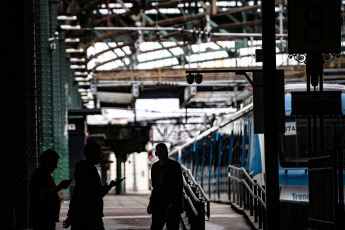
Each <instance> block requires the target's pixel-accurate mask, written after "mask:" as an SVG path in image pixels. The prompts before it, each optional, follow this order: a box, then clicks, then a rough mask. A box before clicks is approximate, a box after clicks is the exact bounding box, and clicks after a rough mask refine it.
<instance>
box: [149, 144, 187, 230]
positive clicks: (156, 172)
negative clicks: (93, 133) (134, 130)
mask: <svg viewBox="0 0 345 230" xmlns="http://www.w3.org/2000/svg"><path fill="white" fill-rule="evenodd" d="M156 155H157V156H158V158H159V161H157V162H155V163H154V164H153V165H152V169H151V179H152V187H153V189H152V193H151V196H150V203H149V205H148V207H147V213H148V214H152V224H151V230H161V229H163V227H164V225H165V224H166V228H167V229H168V230H178V229H179V223H180V219H181V213H182V212H183V210H182V193H183V182H182V170H181V165H180V164H179V163H178V162H176V161H174V160H171V159H169V158H168V148H167V146H166V145H165V144H164V143H159V144H158V145H157V146H156Z"/></svg>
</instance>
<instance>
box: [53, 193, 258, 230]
mask: <svg viewBox="0 0 345 230" xmlns="http://www.w3.org/2000/svg"><path fill="white" fill-rule="evenodd" d="M148 202H149V194H140V195H139V194H138V195H136V194H124V195H107V196H105V197H104V217H103V222H104V226H105V229H106V230H118V229H126V230H139V229H150V225H151V216H150V215H148V214H147V213H146V207H147V205H148ZM68 205H69V202H68V201H65V202H63V203H62V205H61V211H60V222H59V223H57V227H56V230H64V229H65V228H62V221H63V220H64V219H65V218H66V215H67V211H68ZM210 210H211V217H210V220H209V221H206V222H205V226H206V230H227V229H231V230H251V227H250V225H249V224H248V223H247V221H246V220H245V218H244V217H243V216H242V215H240V214H238V213H236V212H235V211H234V210H232V209H231V208H230V206H229V205H226V204H219V203H211V205H210ZM182 215H184V214H182ZM69 229H70V228H69ZM164 229H165V228H164ZM180 229H182V226H181V227H180Z"/></svg>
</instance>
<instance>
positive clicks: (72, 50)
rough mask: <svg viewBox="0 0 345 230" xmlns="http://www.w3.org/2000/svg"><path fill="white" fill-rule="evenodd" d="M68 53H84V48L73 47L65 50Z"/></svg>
mask: <svg viewBox="0 0 345 230" xmlns="http://www.w3.org/2000/svg"><path fill="white" fill-rule="evenodd" d="M65 51H66V53H84V49H82V48H80V49H73V48H68V49H66V50H65Z"/></svg>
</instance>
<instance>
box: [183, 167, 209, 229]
mask: <svg viewBox="0 0 345 230" xmlns="http://www.w3.org/2000/svg"><path fill="white" fill-rule="evenodd" d="M181 170H182V172H183V175H182V180H183V187H184V188H183V196H184V199H185V202H184V204H185V205H186V206H185V211H186V215H187V217H188V222H189V223H191V227H192V229H200V230H204V229H205V215H206V216H207V218H208V219H209V218H210V201H209V200H208V199H207V197H206V194H205V192H204V191H203V189H202V187H201V186H200V185H199V184H198V183H197V182H196V180H195V179H194V177H193V174H192V173H191V170H190V169H187V168H186V167H185V166H184V165H182V164H181ZM189 179H190V180H189ZM191 185H192V186H193V188H192V186H191ZM194 186H195V187H194ZM197 191H198V193H197ZM205 202H206V205H207V206H206V210H205Z"/></svg>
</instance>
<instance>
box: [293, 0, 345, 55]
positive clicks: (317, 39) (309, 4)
mask: <svg viewBox="0 0 345 230" xmlns="http://www.w3.org/2000/svg"><path fill="white" fill-rule="evenodd" d="M341 21H342V19H341V4H340V0H331V1H330V0H303V1H301V0H288V44H289V46H288V52H289V54H298V53H308V52H321V53H340V51H341V46H340V45H341Z"/></svg>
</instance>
